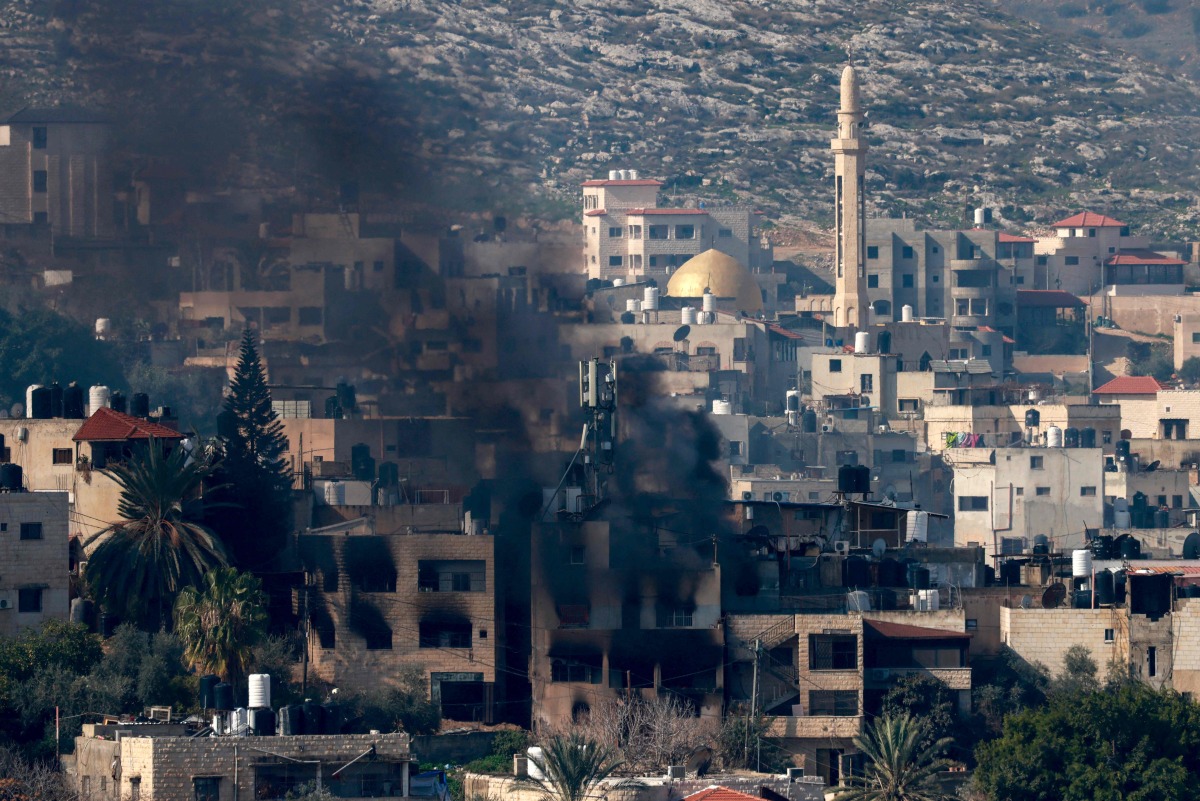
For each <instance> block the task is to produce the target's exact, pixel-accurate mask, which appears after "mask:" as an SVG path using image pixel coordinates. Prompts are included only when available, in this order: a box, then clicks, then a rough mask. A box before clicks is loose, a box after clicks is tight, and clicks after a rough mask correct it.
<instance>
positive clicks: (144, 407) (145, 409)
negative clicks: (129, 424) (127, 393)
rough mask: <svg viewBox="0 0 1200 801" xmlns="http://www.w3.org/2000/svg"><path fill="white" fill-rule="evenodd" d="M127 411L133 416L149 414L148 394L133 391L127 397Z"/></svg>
mask: <svg viewBox="0 0 1200 801" xmlns="http://www.w3.org/2000/svg"><path fill="white" fill-rule="evenodd" d="M129 413H130V414H131V415H133V416H134V417H142V418H146V417H149V416H150V396H149V395H147V394H146V393H145V392H135V393H133V397H132V398H130V399H129Z"/></svg>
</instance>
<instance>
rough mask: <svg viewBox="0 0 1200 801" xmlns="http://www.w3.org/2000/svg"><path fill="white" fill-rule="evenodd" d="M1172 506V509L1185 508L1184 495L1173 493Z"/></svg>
mask: <svg viewBox="0 0 1200 801" xmlns="http://www.w3.org/2000/svg"><path fill="white" fill-rule="evenodd" d="M1171 508H1172V509H1182V508H1183V496H1182V495H1172V496H1171Z"/></svg>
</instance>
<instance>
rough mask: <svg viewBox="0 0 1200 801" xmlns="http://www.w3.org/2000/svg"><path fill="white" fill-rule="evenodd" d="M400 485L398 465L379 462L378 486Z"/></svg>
mask: <svg viewBox="0 0 1200 801" xmlns="http://www.w3.org/2000/svg"><path fill="white" fill-rule="evenodd" d="M399 483H400V465H398V464H396V463H395V462H381V463H380V465H379V486H381V487H394V486H396V485H397V484H399Z"/></svg>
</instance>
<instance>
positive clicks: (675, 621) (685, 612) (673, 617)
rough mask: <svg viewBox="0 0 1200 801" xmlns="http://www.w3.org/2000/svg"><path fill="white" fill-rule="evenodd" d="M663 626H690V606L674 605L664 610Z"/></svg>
mask: <svg viewBox="0 0 1200 801" xmlns="http://www.w3.org/2000/svg"><path fill="white" fill-rule="evenodd" d="M664 623H665V626H664V627H665V628H668V629H687V628H691V626H692V610H691V608H690V607H685V606H676V607H672V608H670V609H668V610H666V616H665V619H664Z"/></svg>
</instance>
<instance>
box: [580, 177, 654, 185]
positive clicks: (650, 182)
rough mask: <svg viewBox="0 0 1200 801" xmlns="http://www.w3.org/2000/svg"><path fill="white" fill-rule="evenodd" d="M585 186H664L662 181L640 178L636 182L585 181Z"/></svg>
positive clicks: (599, 179) (598, 179)
mask: <svg viewBox="0 0 1200 801" xmlns="http://www.w3.org/2000/svg"><path fill="white" fill-rule="evenodd" d="M583 185H584V186H662V185H663V182H662V181H655V180H654V179H653V178H639V179H637V180H636V181H608V180H605V179H603V178H596V179H594V180H591V181H584V182H583Z"/></svg>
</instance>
